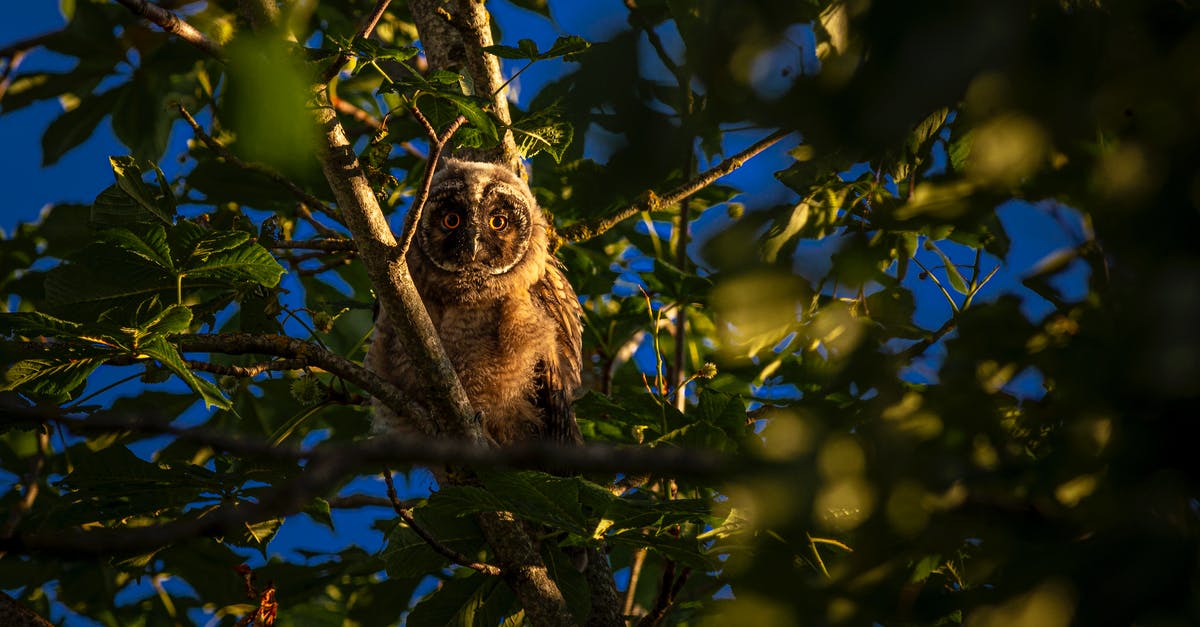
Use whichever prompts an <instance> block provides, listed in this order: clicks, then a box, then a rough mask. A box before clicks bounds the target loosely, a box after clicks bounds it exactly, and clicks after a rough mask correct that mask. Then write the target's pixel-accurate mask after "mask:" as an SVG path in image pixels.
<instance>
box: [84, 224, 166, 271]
mask: <svg viewBox="0 0 1200 627" xmlns="http://www.w3.org/2000/svg"><path fill="white" fill-rule="evenodd" d="M96 239H97V242H98V243H100V244H105V245H109V246H113V247H115V248H119V249H121V250H122V251H125V252H128V253H130V254H132V255H135V256H137V257H140V258H142V259H144V260H145V261H147V262H149V264H150V265H151V266H154V267H156V268H159V269H161V270H162V271H163V272H167V273H170V272H174V270H175V261H174V260H173V259H172V258H171V249H170V247H169V246H168V245H167V231H166V229H164V228H163V227H162V226H153V227H151V228H150V229H149V230H145V231H143V232H140V233H135V232H133V231H131V230H129V229H125V228H113V229H105V230H103V231H101V232H100V233H99V234H98V235H97V237H96Z"/></svg>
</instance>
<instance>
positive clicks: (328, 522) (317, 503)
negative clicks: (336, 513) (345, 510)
mask: <svg viewBox="0 0 1200 627" xmlns="http://www.w3.org/2000/svg"><path fill="white" fill-rule="evenodd" d="M304 513H305V514H308V515H309V517H311V518H312V519H313V520H315V521H317V522H318V523H321V524H322V525H325V526H326V527H328V528H329V530H330V531H335V529H334V528H333V514H332V512H331V511H330V509H329V501H326V500H325V499H322V498H316V499H313V500H312V501H309V503H308V505H305V506H304Z"/></svg>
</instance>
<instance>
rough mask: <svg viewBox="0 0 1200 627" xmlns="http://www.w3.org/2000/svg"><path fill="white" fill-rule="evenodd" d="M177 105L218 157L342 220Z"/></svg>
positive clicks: (336, 213)
mask: <svg viewBox="0 0 1200 627" xmlns="http://www.w3.org/2000/svg"><path fill="white" fill-rule="evenodd" d="M175 107H176V108H177V109H179V114H180V115H182V116H183V119H184V120H185V121H187V123H188V125H189V126H191V127H192V132H193V133H194V134H195V135H196V138H197V139H199V140H200V141H201V142H203V143H204V145H205V146H208V149H209V150H211V151H213V152H215V153H217V156H218V157H220V158H222V159H224V160H225V161H227V162H229V164H230V165H232V166H234V167H237V168H241V169H243V170H249V171H250V172H254V173H256V174H261V175H262V176H265V177H267V178H269V179H271V180H272V181H275V182H276V183H278V184H280V185H282V186H284V187H286V188H287V190H288V191H289V192H291V193H292V195H293V196H295V197H296V198H297V199H299V200H300V202H302V203H304V204H305V205H307V206H309V207H311V208H313V209H316V210H317V211H320V212H321V213H323V214H325V215H327V216H329V217H330V218H332V219H333V220H335V221H336V222H338V223H339V224H340V223H341V222H342V218H341V216H339V215H338V212H337V211H336V210H334V209H331V208H330V207H327V206H325V203H324V202H322V201H321V199H320V198H317V197H316V196H313V195H312V194H310V193H308V192H306V191H304V189H303V188H301V187H300V186H299V185H297V184H295V183H293V182H292V181H291V180H290V179H288V177H286V176H284V175H282V174H280V173H278V172H276V171H275V170H272V169H271V168H268V167H267V166H265V165H262V164H260V163H246V162H245V161H242V160H241V159H239V158H238V156H237V155H235V154H233V153H232V152H229V149H228V148H226V147H225V146H223V145H221V142H219V141H217V140H216V139H213V137H212V136H211V135H209V134H208V133H206V132H204V128H203V127H201V126H200V124H199V123H198V122H196V118H193V117H192V114H191V113H189V112H188V110H187V109H185V108H184V106H183V105H182V104H176V105H175Z"/></svg>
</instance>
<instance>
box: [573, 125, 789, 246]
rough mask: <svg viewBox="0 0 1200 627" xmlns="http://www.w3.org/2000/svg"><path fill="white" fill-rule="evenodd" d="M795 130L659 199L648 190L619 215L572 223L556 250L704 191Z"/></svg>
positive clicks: (758, 144) (757, 145)
mask: <svg viewBox="0 0 1200 627" xmlns="http://www.w3.org/2000/svg"><path fill="white" fill-rule="evenodd" d="M790 133H791V131H787V130H778V131H775V132H774V133H771V134H770V135H767V136H766V137H764V138H762V139H760V140H758V141H757V142H754V143H753V144H751V145H750V146H749V147H748V148H746V149H745V150H743V151H741V152H739V153H737V154H736V155H733V156H732V157H729V158H728V159H725V160H724V161H722V162H720V163H718V164H717V165H715V166H713V167H712V168H709V169H708V170H705V171H704V172H702V173H700V174H699V175H697V176H696V177H695V178H693V179H691V180H690V181H688V182H686V183H684V184H683V185H680V186H679V187H676V188H675V189H673V190H671V191H670V192H668V193H667V194H666V195H664V196H658V195H656V194H655V193H654V192H653V191H647V192H646V193H644V194H642V195H641V197H639V198H638V200H637V201H636V202H634V203H633V204H632V205H629V206H628V207H625V208H624V209H621V210H620V211H617V212H616V213H614V214H612V215H610V216H608V217H605V218H601V219H599V220H596V221H593V222H584V223H578V224H572V225H571V226H568V227H567V228H565V229H563V230H561V231H559V232H558V234H557V235H556V236H555V242H553V244H552V247H554V248H557V247H558V246H561V245H562V244H564V243H566V242H580V241H583V240H587V239H591V238H593V237H596V236H598V235H600V234H602V233H604V232H605V231H608V230H609V229H611V228H613V227H614V226H616V225H618V224H620V223H621V222H624V221H625V220H626V219H628V218H630V217H632V216H635V215H637V214H639V213H641V212H643V211H656V210H658V209H661V208H664V207H669V206H671V205H673V204H675V203H677V202H679V201H681V200H683V199H685V198H687V197H689V196H691V195H692V194H695V193H696V192H698V191H700V190H701V189H704V188H705V187H707V186H708V185H710V184H711V183H713V182H714V181H716V180H717V179H719V178H721V177H722V176H725V175H726V174H729V173H730V172H733V171H734V170H736V169H738V168H740V167H742V165H744V164H745V163H746V161H748V160H749V159H750V158H751V157H753V156H755V155H757V154H758V153H760V152H762V151H764V150H766V149H767V148H769V147H770V146H772V145H773V144H775V143H776V142H778V141H779V140H781V139H783V138H784V137H787V136H788V135H789V134H790Z"/></svg>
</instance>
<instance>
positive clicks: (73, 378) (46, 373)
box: [0, 351, 113, 403]
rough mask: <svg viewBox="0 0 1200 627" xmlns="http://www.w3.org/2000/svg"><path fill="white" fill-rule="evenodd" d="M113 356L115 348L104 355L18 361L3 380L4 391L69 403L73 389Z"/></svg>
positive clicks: (1, 389)
mask: <svg viewBox="0 0 1200 627" xmlns="http://www.w3.org/2000/svg"><path fill="white" fill-rule="evenodd" d="M97 352H100V351H97ZM112 355H113V352H112V351H103V352H102V356H100V357H85V358H70V359H55V358H52V357H51V358H38V359H26V360H24V361H18V362H17V363H15V364H13V365H12V367H11V368H9V369H8V370H7V371H6V372H5V373H4V378H3V379H0V391H4V392H10V391H21V392H24V393H29V394H37V395H39V396H44V397H46V399H47V400H49V401H51V402H54V403H65V402H67V401H68V400H70V399H71V392H72V391H74V390H75V389H76V388H78V387H79V386H80V385H82V384H83V382H84V381H86V380H87V378H88V375H90V374H92V372H93V371H95V370H96V368H99V367H100V366H101V365H102V364H103V363H104V362H105V361H107V360H108V359H109V358H110V357H112Z"/></svg>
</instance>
